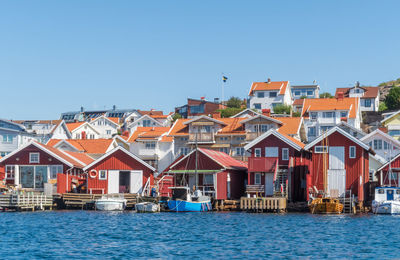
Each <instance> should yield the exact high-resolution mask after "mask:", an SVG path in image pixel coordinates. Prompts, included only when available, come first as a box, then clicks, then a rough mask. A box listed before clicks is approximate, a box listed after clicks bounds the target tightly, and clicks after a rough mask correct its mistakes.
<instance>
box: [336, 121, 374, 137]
mask: <svg viewBox="0 0 400 260" xmlns="http://www.w3.org/2000/svg"><path fill="white" fill-rule="evenodd" d="M341 125H343V126H345V127H348V128H350V129H351V130H353V131H356V132H357V133H359V134H361V135H362V136H363V137H361V138H360V140H362V139H363V138H364V137H365V135H366V134H367V133H365V132H363V131H362V130H360V129H357V128H355V127H354V126H352V125H350V124H348V123H346V122H344V121H341V122H340V123H339V124H338V126H339V127H340V126H341Z"/></svg>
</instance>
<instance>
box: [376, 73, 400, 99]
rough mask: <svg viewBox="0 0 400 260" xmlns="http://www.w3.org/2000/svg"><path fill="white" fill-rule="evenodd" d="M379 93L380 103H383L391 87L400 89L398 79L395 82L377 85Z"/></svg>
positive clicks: (399, 80) (399, 79)
mask: <svg viewBox="0 0 400 260" xmlns="http://www.w3.org/2000/svg"><path fill="white" fill-rule="evenodd" d="M378 87H379V91H380V94H381V97H380V101H384V100H385V98H386V96H387V94H389V91H390V88H392V87H400V78H398V79H396V80H391V81H387V82H383V83H381V84H379V85H378Z"/></svg>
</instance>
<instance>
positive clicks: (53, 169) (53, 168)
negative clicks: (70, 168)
mask: <svg viewBox="0 0 400 260" xmlns="http://www.w3.org/2000/svg"><path fill="white" fill-rule="evenodd" d="M57 173H64V172H63V166H62V165H50V179H57Z"/></svg>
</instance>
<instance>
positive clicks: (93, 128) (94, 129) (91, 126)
mask: <svg viewBox="0 0 400 260" xmlns="http://www.w3.org/2000/svg"><path fill="white" fill-rule="evenodd" d="M84 125H88V126H89V127H90V128H91V129H92V130H93V131H94V132H96V133H97V134H98V135H100V132H99V131H97V130H96V128H95V127H94V126H93V125H91V124H89V123H88V122H85V123H83V124H81V125H80V126H78V127H77V128H75V129H73V130H72V131H71V135H72V134H73V133H75V132H76V131H78V129H80V128H82V127H83V126H84Z"/></svg>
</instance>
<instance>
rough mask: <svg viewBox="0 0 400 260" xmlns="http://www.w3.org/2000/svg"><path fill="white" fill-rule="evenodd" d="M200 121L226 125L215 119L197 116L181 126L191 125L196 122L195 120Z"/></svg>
mask: <svg viewBox="0 0 400 260" xmlns="http://www.w3.org/2000/svg"><path fill="white" fill-rule="evenodd" d="M200 119H206V120H209V121H212V122H214V123H217V124H220V125H226V123H224V122H222V121H219V120H217V119H214V118H212V117H208V116H205V115H202V116H197V117H195V118H193V119H190V120H189V121H186V122H184V123H183V124H184V125H188V124H191V123H193V122H195V121H197V120H200Z"/></svg>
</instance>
